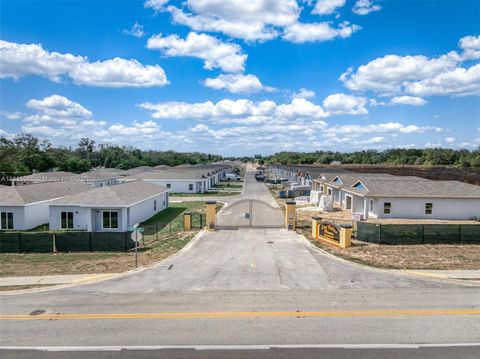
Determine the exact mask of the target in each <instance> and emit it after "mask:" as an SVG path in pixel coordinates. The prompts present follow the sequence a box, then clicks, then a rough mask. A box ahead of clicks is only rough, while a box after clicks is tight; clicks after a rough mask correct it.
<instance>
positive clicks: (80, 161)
mask: <svg viewBox="0 0 480 359" xmlns="http://www.w3.org/2000/svg"><path fill="white" fill-rule="evenodd" d="M222 159H223V157H222V156H218V155H212V154H206V153H199V152H175V151H142V150H140V149H138V148H133V147H129V146H116V145H112V144H98V145H97V144H96V143H95V141H94V140H91V139H88V138H82V139H81V140H80V142H79V143H78V146H77V147H76V148H67V147H54V146H53V145H52V144H51V143H50V142H49V141H48V140H40V139H38V138H36V137H34V136H32V135H30V134H20V135H17V136H16V137H14V138H13V139H7V138H5V137H0V172H3V173H10V174H12V173H19V174H20V173H21V174H23V173H31V172H32V171H39V172H42V171H49V170H53V169H55V170H60V171H68V172H74V173H80V172H85V171H88V170H90V169H92V168H94V167H99V166H102V167H107V168H119V169H123V170H127V169H129V168H133V167H138V166H157V165H168V166H177V165H181V164H186V163H189V164H198V163H209V162H215V161H220V160H222Z"/></svg>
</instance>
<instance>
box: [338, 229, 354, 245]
mask: <svg viewBox="0 0 480 359" xmlns="http://www.w3.org/2000/svg"><path fill="white" fill-rule="evenodd" d="M351 245H352V226H351V225H349V224H342V225H340V247H342V248H348V247H350V246H351Z"/></svg>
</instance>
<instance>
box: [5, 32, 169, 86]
mask: <svg viewBox="0 0 480 359" xmlns="http://www.w3.org/2000/svg"><path fill="white" fill-rule="evenodd" d="M27 75H36V76H43V77H47V78H48V79H50V80H52V81H55V82H60V81H61V80H62V77H63V76H68V77H70V78H71V79H72V80H73V81H74V82H75V83H76V84H80V85H88V86H97V87H153V86H164V85H166V84H168V80H167V76H166V75H165V71H164V70H163V69H162V68H161V67H160V66H158V65H142V64H141V63H140V62H138V61H137V60H126V59H121V58H118V57H116V58H114V59H110V60H105V61H96V62H89V61H88V59H87V58H86V57H83V56H74V55H72V54H68V53H67V54H60V53H58V52H48V51H46V50H44V49H43V47H42V45H39V44H17V43H14V42H8V41H3V40H0V78H14V79H18V78H20V77H22V76H27Z"/></svg>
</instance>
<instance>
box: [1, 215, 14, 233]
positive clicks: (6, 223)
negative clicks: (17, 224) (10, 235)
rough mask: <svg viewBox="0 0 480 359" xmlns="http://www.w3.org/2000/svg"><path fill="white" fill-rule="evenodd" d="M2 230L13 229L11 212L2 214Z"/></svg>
mask: <svg viewBox="0 0 480 359" xmlns="http://www.w3.org/2000/svg"><path fill="white" fill-rule="evenodd" d="M1 217H2V225H1V228H2V229H13V212H2V213H1Z"/></svg>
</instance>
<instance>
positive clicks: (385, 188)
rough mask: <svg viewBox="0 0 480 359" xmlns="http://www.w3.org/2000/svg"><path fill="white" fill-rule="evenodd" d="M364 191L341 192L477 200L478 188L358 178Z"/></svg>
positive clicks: (456, 183) (414, 180)
mask: <svg viewBox="0 0 480 359" xmlns="http://www.w3.org/2000/svg"><path fill="white" fill-rule="evenodd" d="M360 180H361V182H362V184H363V185H364V186H365V187H366V189H362V188H354V187H343V190H345V191H348V192H353V193H357V194H360V195H363V196H368V197H406V198H408V197H417V198H478V199H480V186H475V185H472V184H468V183H464V182H459V181H433V180H428V179H424V178H419V177H414V176H393V178H386V177H383V178H382V177H377V178H375V177H365V178H360Z"/></svg>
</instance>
